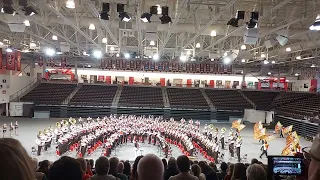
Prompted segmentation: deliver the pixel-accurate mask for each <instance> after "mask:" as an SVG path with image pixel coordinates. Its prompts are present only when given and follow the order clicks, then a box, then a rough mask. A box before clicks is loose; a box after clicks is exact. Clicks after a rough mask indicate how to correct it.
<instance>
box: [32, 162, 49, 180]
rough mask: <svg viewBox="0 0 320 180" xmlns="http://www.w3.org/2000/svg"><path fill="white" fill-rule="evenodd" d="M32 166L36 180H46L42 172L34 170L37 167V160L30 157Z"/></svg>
mask: <svg viewBox="0 0 320 180" xmlns="http://www.w3.org/2000/svg"><path fill="white" fill-rule="evenodd" d="M32 168H33V169H34V171H35V176H36V179H37V180H47V179H48V178H47V177H46V175H45V174H44V173H42V172H36V170H37V168H38V160H37V159H36V158H32Z"/></svg>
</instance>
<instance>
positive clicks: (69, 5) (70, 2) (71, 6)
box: [66, 0, 76, 9]
mask: <svg viewBox="0 0 320 180" xmlns="http://www.w3.org/2000/svg"><path fill="white" fill-rule="evenodd" d="M66 7H67V8H69V9H74V8H76V4H75V3H74V0H67V2H66Z"/></svg>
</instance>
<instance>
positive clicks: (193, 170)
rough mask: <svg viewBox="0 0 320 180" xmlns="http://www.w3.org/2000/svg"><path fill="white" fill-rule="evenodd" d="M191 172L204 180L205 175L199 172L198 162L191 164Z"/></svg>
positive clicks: (200, 179)
mask: <svg viewBox="0 0 320 180" xmlns="http://www.w3.org/2000/svg"><path fill="white" fill-rule="evenodd" d="M191 173H192V175H194V176H196V177H197V178H199V180H206V176H205V175H204V174H203V173H201V168H200V166H199V165H198V164H193V165H192V166H191Z"/></svg>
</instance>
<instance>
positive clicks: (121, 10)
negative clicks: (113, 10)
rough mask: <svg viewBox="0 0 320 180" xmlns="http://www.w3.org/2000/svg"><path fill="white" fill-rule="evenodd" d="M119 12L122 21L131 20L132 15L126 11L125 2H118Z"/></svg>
mask: <svg viewBox="0 0 320 180" xmlns="http://www.w3.org/2000/svg"><path fill="white" fill-rule="evenodd" d="M117 12H118V13H119V18H120V21H123V22H129V21H130V20H131V17H130V16H129V14H128V13H127V12H125V11H124V4H117Z"/></svg>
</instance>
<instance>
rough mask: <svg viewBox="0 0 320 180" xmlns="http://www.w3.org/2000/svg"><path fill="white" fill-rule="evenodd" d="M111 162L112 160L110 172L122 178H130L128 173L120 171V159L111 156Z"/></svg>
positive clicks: (122, 179)
mask: <svg viewBox="0 0 320 180" xmlns="http://www.w3.org/2000/svg"><path fill="white" fill-rule="evenodd" d="M109 162H110V169H109V174H111V175H113V176H114V177H117V178H119V179H120V180H128V177H127V176H126V175H124V174H122V173H118V165H119V159H118V158H117V157H112V158H110V159H109Z"/></svg>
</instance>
